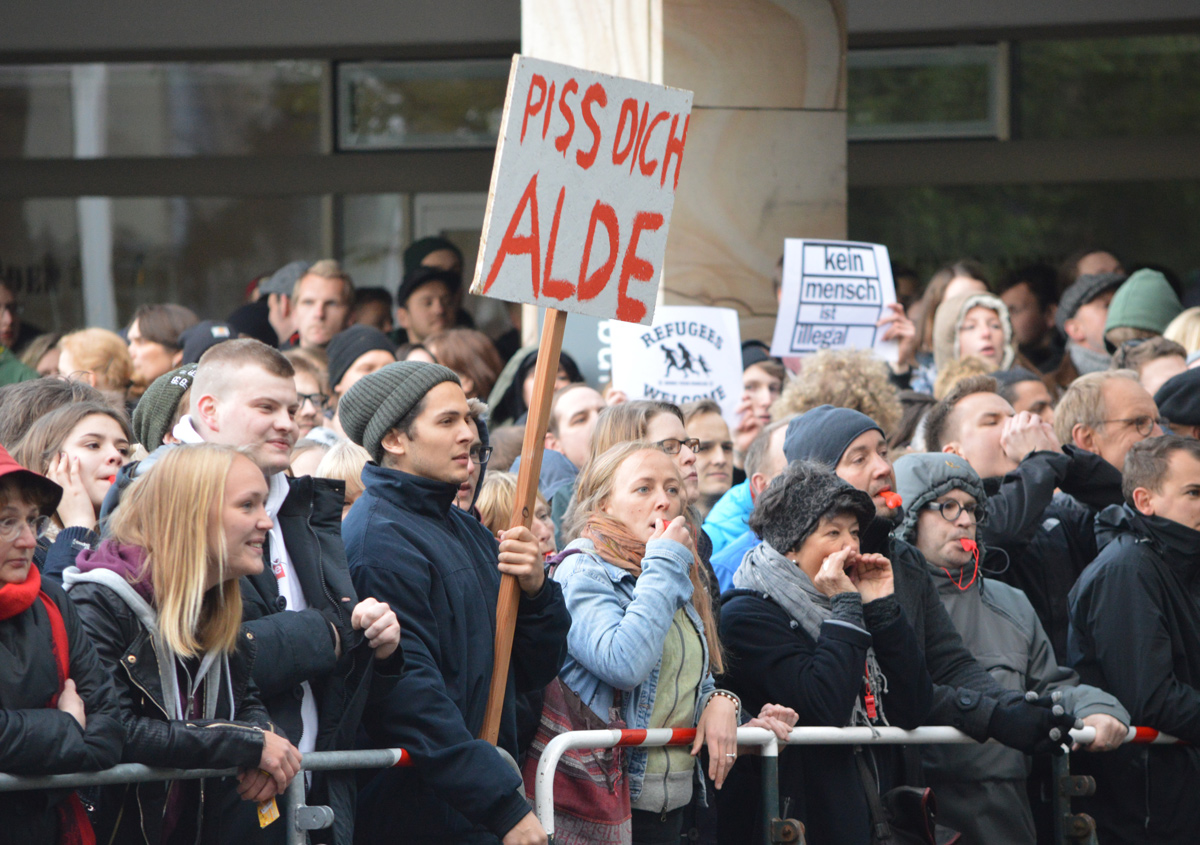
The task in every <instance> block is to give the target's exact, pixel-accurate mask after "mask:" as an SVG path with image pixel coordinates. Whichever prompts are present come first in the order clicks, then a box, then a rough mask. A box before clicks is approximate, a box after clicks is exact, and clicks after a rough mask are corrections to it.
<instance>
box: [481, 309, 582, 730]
mask: <svg viewBox="0 0 1200 845" xmlns="http://www.w3.org/2000/svg"><path fill="white" fill-rule="evenodd" d="M566 325H567V312H566V311H559V310H558V309H556V308H547V309H546V320H545V324H544V325H543V326H542V341H541V344H540V345H539V346H538V358H537V369H536V370H534V375H533V396H532V397H531V401H530V404H529V417H528V419H527V420H526V422H525V440H524V442H523V443H522V444H521V469H520V471H519V472H518V473H517V493H516V498H515V500H514V502H513V510H512V525H511V527H512V528H516V527H517V526H520V525H523V526H525V527H526V528H528V527H529V526H530V525H531V524H532V522H533V510H534V505H535V504H536V503H537V492H538V480H539V478H540V477H541V474H542V452H543V451H545V443H546V428H547V426H548V425H549V423H550V403H551V401H552V400H553V398H554V382H555V380H556V379H557V378H558V359H559V356H560V354H561V353H562V342H563V329H565V328H566ZM520 598H521V588H520V586H519V585H518V584H517V579H516V578H514V577H513V576H512V575H504V576H502V577H501V579H500V599H499V601H498V602H497V603H496V642H495V647H494V648H493V653H494V655H495V658H494V661H493V663H492V684H491V688H490V689H489V690H488V703H487V711H486V712H485V713H484V717H483V729H482V730H481V731H480V733H479V738H480V739H485V740H487V741H488V742H490V743H491V744H492V745H495V744H496V742H497V741H498V740H499V738H500V714H501V711H502V710H503V709H504V690H505V687H506V686H507V685H508V666H509V662H510V660H511V658H512V644H513V632H514V631H515V630H516V627H517V605H518V603H519V602H520Z"/></svg>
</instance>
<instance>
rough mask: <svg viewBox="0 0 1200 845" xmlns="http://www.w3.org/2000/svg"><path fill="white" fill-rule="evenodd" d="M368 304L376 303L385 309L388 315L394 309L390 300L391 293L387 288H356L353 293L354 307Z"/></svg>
mask: <svg viewBox="0 0 1200 845" xmlns="http://www.w3.org/2000/svg"><path fill="white" fill-rule="evenodd" d="M369 302H378V303H379V304H380V305H383V306H385V307H386V308H387V310H388V312H389V313H390V312H391V310H392V308H394V307H395V305H394V303H393V300H392V293H391V291H389V290H388V289H387V288H357V289H356V290H355V291H354V307H355V308H358V307H359V306H362V305H366V304H367V303H369Z"/></svg>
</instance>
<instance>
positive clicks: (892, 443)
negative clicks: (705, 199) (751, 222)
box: [0, 238, 1200, 845]
mask: <svg viewBox="0 0 1200 845" xmlns="http://www.w3.org/2000/svg"><path fill="white" fill-rule="evenodd" d="M895 276H896V279H897V289H898V293H900V294H901V299H900V302H899V303H898V304H896V305H895V306H892V307H890V308H889V309H887V313H886V316H885V317H884V318H883V319H882V320H881V321H880V327H881V329H882V330H883V333H884V336H885V337H887V338H889V339H894V340H896V341H897V346H898V348H899V354H898V356H897V361H896V362H894V363H887V362H884V361H883V360H882V359H880V358H878V357H876V356H875V355H873V354H872V353H871V352H870V351H869V350H825V351H822V352H819V353H817V354H815V355H813V356H810V357H806V358H803V359H798V360H788V361H786V362H785V361H781V360H779V359H776V358H773V357H771V355H770V352H769V348H768V347H767V346H766V344H763V343H761V342H758V341H747V342H746V343H745V344H743V346H742V348H741V350H740V354H741V365H742V371H743V387H744V395H743V396H742V397H741V402H740V404H739V405H738V406H737V408H736V410H731V409H722V407H721V406H720V405H718V404H717V403H715V402H712V401H700V402H696V403H693V404H690V405H687V406H684V407H677V406H675V405H672V404H669V403H664V402H660V401H646V400H641V399H637V398H634V397H627V396H624V395H623V394H621V393H620V392H617V391H614V390H612V389H611V386H610V385H600V384H594V385H589V384H587V383H586V382H585V380H584V379H583V377H582V376H581V374H580V371H579V368H578V367H577V366H576V365H575V363H574V362H573V361H571V360H570V358H569V356H566V355H563V356H562V359H561V362H560V366H559V370H558V373H557V378H556V383H555V390H554V393H553V400H552V404H551V408H550V418H549V430H548V432H547V433H546V435H545V441H544V453H543V455H542V460H541V470H540V476H539V478H538V495H537V499H536V503H535V505H534V507H533V508H532V509H531V512H532V524H531V525H530V527H520V526H519V522H520V520H514V509H515V508H516V499H517V475H516V473H518V472H519V469H520V462H521V448H522V445H521V444H522V442H523V439H524V435H525V427H526V425H527V422H528V416H529V411H530V404H531V401H532V394H533V390H534V386H533V379H534V371H535V366H536V363H537V359H538V355H539V350H538V349H537V348H536V347H521V346H520V342H519V334H518V333H517V332H516V331H515V330H513V331H509V332H508V333H506V334H503V335H500V336H498V337H492V336H489V335H487V334H484V333H483V332H480V331H477V330H476V329H475V328H473V327H472V325H471V318H470V316H469V315H468V314H467V312H466V311H465V310H463V308H462V256H461V253H460V252H459V251H458V249H457V248H456V247H455V246H454V245H453V244H452V243H451V242H450V241H447V240H443V239H441V238H427V239H424V240H421V241H418V242H416V243H415V244H413V245H412V246H411V247H410V248H409V249H408V250H407V251H406V253H405V272H404V277H403V281H402V283H401V284H400V287H399V291H398V293H397V295H396V296H395V297H393V296H392V295H391V294H390V292H388V291H385V290H382V289H356V288H355V286H354V283H353V281H352V280H351V278H350V277H349V275H347V274H346V272H345V271H344V270H343V269H342V268H341V267H340V265H339V264H338V263H337V262H336V261H332V260H321V261H316V262H312V261H296V262H292V263H290V264H288V265H286V266H284V267H282V268H280V269H279V270H278V271H276V272H275V273H273V274H271V275H269V276H265V277H263V278H262V279H260V280H258V281H257V283H256V285H255V286H254V295H253V301H252V302H250V303H248V304H246V305H244V306H242V307H240V308H238V309H237V310H236V311H234V312H233V313H232V314H229V315H227V317H226V319H225V320H213V319H204V320H202V319H200V316H199V315H196V314H194V313H192V312H191V311H189V310H188V309H186V308H184V307H182V306H179V305H175V304H157V305H145V306H142V307H141V308H139V309H138V310H137V311H136V312H135V313H134V314H133V316H132V320H131V322H130V323H129V324H128V326H127V327H126V328H125V329H124V330H123V331H122V332H121V333H116V332H112V331H108V330H106V329H101V328H84V329H81V330H78V331H74V332H71V333H68V334H66V335H63V336H61V337H60V336H58V335H46V334H39V333H37V332H36V331H35V330H34V329H32V327H30V326H29V325H28V324H27V323H25V322H23V321H22V319H21V318H22V310H21V307H20V304H19V303H18V302H17V301H16V298H15V296H14V295H13V293H12V292H11V291H9V290H8V289H7V288H5V287H3V286H2V285H0V551H2V552H3V557H2V559H0V642H2V643H3V645H4V648H3V649H0V701H2V702H3V708H2V709H0V771H3V772H6V773H10V774H17V775H46V774H55V773H64V772H77V771H97V770H101V769H105V768H108V767H110V766H112V765H114V764H116V763H118V762H135V763H145V764H149V765H153V766H165V767H179V768H195V769H212V770H222V769H229V770H232V769H236V770H237V771H238V772H239V774H237V776H236V777H227V778H226V777H209V778H206V779H203V780H176V781H149V782H144V783H135V784H118V785H111V786H104V787H98V788H91V789H84V790H80V791H73V790H68V789H56V790H40V791H36V790H35V791H25V792H7V793H4V794H3V795H0V817H2V818H3V820H4V824H3V825H0V843H3V842H14V843H16V842H20V843H47V844H49V843H81V844H83V843H95V842H102V843H139V842H140V843H147V845H156V844H157V843H172V845H174V843H185V842H187V843H200V842H204V843H208V842H213V843H217V842H220V843H230V842H239V843H240V842H246V843H250V842H263V843H282V842H283V841H284V839H285V835H286V834H285V830H284V828H285V824H283V823H279V822H278V821H277V819H278V816H279V812H280V807H279V802H278V801H277V800H276V798H277V796H280V795H281V793H282V792H283V791H284V790H285V789H286V788H287V787H288V785H289V784H290V783H291V782H292V780H293V779H294V778H297V777H301V778H304V789H305V792H306V802H307V803H309V804H314V805H315V804H322V805H327V806H329V807H331V808H332V810H333V819H334V821H333V825H332V827H330V828H328V829H325V830H321V831H315V832H313V839H314V841H318V842H329V843H338V845H350V843H353V842H363V843H365V842H380V841H393V840H395V841H405V842H415V843H449V842H455V843H503V845H527V843H528V844H530V845H532V844H533V843H544V842H546V841H547V837H546V833H545V830H544V829H543V827H542V825H541V824H540V822H539V821H538V819H537V817H536V816H535V815H534V813H533V812H532V811H531V799H532V796H533V788H534V778H533V772H534V771H535V769H536V765H537V762H538V760H539V758H540V756H541V754H542V753H543V751H544V749H545V747H546V743H547V742H548V741H549V740H550V739H551V738H553V736H555V735H556V734H557V733H561V732H562V731H564V730H572V729H585V728H604V727H623V728H633V729H647V728H685V729H693V728H694V729H695V741H694V743H692V744H691V745H690V746H684V747H663V748H640V747H633V748H624V749H614V750H610V751H580V752H571V754H569V755H568V757H567V758H566V760H565V761H564V764H563V766H562V767H560V771H559V773H558V774H557V775H556V783H557V784H558V787H557V788H556V807H555V816H556V818H555V824H556V836H555V841H557V842H560V843H564V842H578V843H586V842H597V843H620V842H625V843H628V842H632V843H635V845H660V843H671V845H675V843H680V842H683V841H702V842H712V843H723V845H724V844H725V843H728V844H729V845H737V844H738V843H745V842H756V841H762V836H763V831H762V829H761V825H762V823H763V819H762V811H761V808H762V805H763V797H762V795H763V790H764V784H763V783H762V780H761V768H760V767H759V766H758V765H757V764H756V763H755V762H753V761H746V762H741V761H739V758H740V757H742V756H748V755H752V754H753V753H754V751H753V749H751V748H749V747H739V746H738V743H737V728H738V727H739V726H746V725H749V726H758V727H762V728H766V729H768V730H771V731H773V732H774V733H775V734H776V735H778V736H779V737H780V738H786V736H787V735H788V733H789V731H790V730H791V729H792V728H793V727H796V726H828V727H846V726H859V727H881V726H885V725H890V726H895V727H900V728H916V727H919V726H923V725H948V726H953V727H955V728H958V729H960V730H961V731H963V732H964V733H966V734H967V735H968V736H969V737H971V738H973V739H974V740H976V741H977V743H976V744H965V745H964V744H959V745H945V746H937V745H931V746H919V745H911V746H879V745H872V746H836V745H830V746H805V747H800V748H793V749H791V750H789V751H787V752H786V753H785V754H783V755H782V756H781V757H780V760H779V794H780V798H781V807H780V813H781V814H783V815H786V816H792V817H795V818H797V819H799V820H800V821H802V822H803V823H804V824H805V826H806V828H807V831H808V833H807V835H808V841H810V842H813V843H820V844H821V845H824V843H853V845H868V843H878V842H885V841H906V842H907V841H920V842H929V843H934V842H943V841H950V839H951V837H952V836H953V835H955V833H957V835H959V836H960V837H961V838H960V839H958V840H956V841H959V842H962V843H1017V842H1035V841H1047V842H1048V841H1050V837H1051V832H1052V830H1053V826H1054V820H1053V818H1052V816H1051V805H1052V796H1053V793H1054V791H1055V790H1056V789H1057V788H1058V787H1057V785H1056V784H1055V783H1054V781H1053V779H1052V776H1051V774H1050V772H1051V766H1050V757H1051V755H1055V754H1062V753H1064V752H1065V751H1066V750H1068V746H1071V745H1072V739H1071V736H1070V733H1069V732H1070V731H1071V730H1072V729H1076V728H1090V729H1091V731H1090V734H1091V735H1093V736H1094V738H1093V739H1091V740H1090V741H1087V742H1078V743H1075V744H1074V747H1073V749H1072V750H1079V751H1085V752H1088V753H1082V754H1079V755H1078V756H1076V757H1075V758H1074V759H1073V760H1072V767H1073V768H1074V769H1075V770H1076V771H1078V772H1085V773H1088V774H1092V775H1094V777H1095V782H1096V791H1095V794H1094V795H1093V796H1090V797H1087V798H1084V799H1082V800H1081V801H1080V802H1079V806H1080V807H1081V808H1082V809H1084V810H1086V811H1087V812H1088V813H1090V814H1091V815H1092V816H1093V817H1094V818H1095V819H1096V821H1097V823H1098V828H1099V840H1100V841H1101V842H1121V843H1126V842H1145V843H1187V842H1192V841H1194V840H1195V836H1196V834H1195V832H1194V831H1195V830H1196V829H1197V828H1198V827H1200V804H1198V803H1197V802H1196V801H1194V800H1191V797H1192V796H1194V795H1195V794H1197V791H1198V790H1200V752H1198V751H1196V747H1200V592H1198V591H1197V588H1196V584H1197V576H1198V574H1200V439H1197V437H1198V436H1200V367H1196V365H1197V364H1198V363H1200V307H1191V308H1186V309H1185V308H1184V304H1183V303H1184V302H1187V301H1189V300H1190V299H1191V298H1194V297H1197V295H1198V294H1200V291H1194V290H1185V289H1183V286H1182V285H1181V284H1180V282H1179V281H1178V280H1177V279H1175V278H1174V276H1173V275H1171V274H1170V273H1169V272H1165V271H1163V270H1161V269H1156V268H1153V267H1142V268H1136V269H1134V270H1133V272H1129V273H1127V272H1126V270H1125V268H1124V267H1123V266H1122V265H1121V262H1120V261H1118V260H1117V259H1116V258H1115V257H1114V255H1113V254H1112V253H1110V252H1106V251H1099V250H1095V251H1088V252H1082V253H1079V254H1076V255H1073V256H1070V257H1069V258H1068V259H1067V260H1066V261H1065V262H1064V263H1063V265H1062V266H1061V267H1060V268H1058V269H1057V270H1056V269H1055V268H1052V267H1048V266H1041V265H1037V266H1032V267H1028V268H1024V269H1022V270H1020V271H1017V272H1016V273H1013V274H1012V275H1011V276H1009V277H1007V278H1006V279H1005V280H1004V281H1003V282H1002V283H1000V284H994V283H993V282H992V281H991V280H989V279H987V278H986V275H985V272H984V270H983V268H982V267H980V266H979V265H977V264H975V263H974V262H971V261H965V260H964V261H958V262H955V263H953V264H949V265H947V266H946V267H945V268H943V269H942V270H939V271H938V272H937V273H936V274H934V276H933V277H932V278H931V279H930V280H929V281H928V283H927V285H926V286H925V288H924V290H923V292H922V291H921V290H920V289H919V286H911V285H910V283H911V282H912V281H913V279H912V274H911V273H910V272H907V271H904V270H903V269H902V268H895ZM730 354H734V355H736V354H738V350H731V351H730ZM731 423H732V424H731ZM514 521H515V522H517V523H518V527H512V525H513V523H514ZM503 575H510V576H513V577H514V578H515V579H516V582H517V584H518V586H519V600H518V605H517V608H518V609H517V617H516V619H517V621H516V630H515V636H514V641H513V648H512V659H511V664H510V668H509V672H508V677H507V684H506V687H505V694H504V698H503V709H502V711H501V717H500V728H499V739H498V742H497V743H496V745H495V746H493V745H492V744H491V743H489V742H487V741H485V740H484V739H482V738H481V732H482V729H483V725H484V720H485V712H486V709H487V702H488V697H489V688H490V686H491V682H492V672H493V665H494V648H495V643H494V635H495V628H496V624H497V623H496V620H497V612H498V611H497V603H498V596H499V594H500V586H501V578H502V576H503ZM1131 726H1144V727H1149V728H1154V729H1157V730H1159V731H1162V732H1164V733H1167V734H1170V735H1172V736H1174V737H1177V738H1179V739H1181V740H1184V741H1185V742H1186V743H1191V745H1190V746H1187V745H1185V746H1165V745H1158V746H1146V745H1129V744H1126V743H1125V740H1126V737H1127V734H1128V733H1129V729H1130V727H1131ZM988 740H992V741H991V742H988ZM372 747H374V748H396V747H400V748H404V749H406V750H407V751H408V753H409V755H410V757H411V761H412V765H411V766H410V767H405V768H395V769H390V770H386V771H383V772H378V773H377V772H365V771H364V772H359V773H355V772H352V771H326V772H306V771H304V769H303V768H302V767H303V760H304V755H306V754H308V753H310V752H313V751H324V750H340V749H355V748H372ZM498 752H500V753H498ZM928 790H932V795H933V796H934V797H935V798H936V808H937V810H936V815H934V814H933V813H932V812H931V811H930V808H931V807H932V806H933V804H932V802H930V801H929V800H928V798H929V794H930V793H929V792H928ZM910 837H913V838H910Z"/></svg>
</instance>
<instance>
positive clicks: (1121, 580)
mask: <svg viewBox="0 0 1200 845" xmlns="http://www.w3.org/2000/svg"><path fill="white" fill-rule="evenodd" d="M1096 539H1097V541H1098V542H1099V544H1100V546H1101V551H1100V556H1099V557H1098V558H1096V562H1095V563H1093V564H1092V565H1091V566H1090V567H1088V569H1087V571H1085V572H1084V573H1083V575H1082V576H1081V577H1080V579H1079V582H1078V583H1077V584H1076V585H1075V587H1074V588H1073V589H1072V590H1071V596H1070V603H1071V634H1070V640H1069V646H1068V651H1067V656H1068V659H1069V661H1070V663H1071V665H1072V666H1073V667H1074V668H1075V670H1076V671H1077V672H1079V677H1080V678H1081V679H1082V680H1083V682H1084V683H1088V684H1092V685H1093V686H1098V687H1102V688H1103V689H1105V690H1108V691H1109V692H1111V693H1112V694H1113V695H1115V696H1116V697H1117V698H1118V699H1119V700H1120V701H1121V703H1122V704H1124V705H1125V707H1126V709H1128V710H1129V715H1130V716H1131V717H1132V719H1133V723H1134V724H1135V725H1143V726H1146V727H1151V728H1156V729H1158V730H1160V731H1164V732H1165V733H1169V734H1171V735H1172V736H1176V737H1178V738H1180V739H1183V740H1186V741H1187V742H1189V743H1190V746H1188V747H1180V746H1145V745H1126V746H1123V747H1122V748H1119V749H1117V750H1116V751H1110V752H1108V753H1107V754H1080V755H1078V757H1079V759H1078V761H1076V760H1075V759H1072V761H1071V763H1072V769H1075V768H1078V769H1079V771H1080V772H1081V773H1086V774H1092V775H1094V776H1095V778H1096V794H1095V796H1094V797H1093V798H1090V799H1087V800H1085V801H1082V802H1080V805H1079V806H1080V809H1083V810H1085V811H1086V812H1088V813H1090V814H1091V815H1092V816H1094V817H1095V819H1096V822H1097V823H1098V825H1099V838H1100V841H1101V842H1144V843H1156V845H1158V844H1159V843H1178V845H1184V843H1194V842H1196V840H1197V831H1198V830H1200V802H1197V801H1196V796H1197V795H1200V747H1197V746H1200V531H1193V530H1192V529H1190V528H1187V527H1185V526H1183V525H1180V524H1179V523H1177V522H1171V521H1170V520H1166V519H1163V518H1161V517H1147V516H1143V515H1142V514H1140V513H1138V512H1137V511H1135V510H1133V509H1132V508H1130V507H1128V506H1127V505H1120V506H1114V507H1111V508H1107V509H1105V510H1103V511H1101V513H1100V514H1099V516H1098V517H1097V518H1096ZM1085 758H1086V759H1085ZM1077 762H1078V765H1076V763H1077Z"/></svg>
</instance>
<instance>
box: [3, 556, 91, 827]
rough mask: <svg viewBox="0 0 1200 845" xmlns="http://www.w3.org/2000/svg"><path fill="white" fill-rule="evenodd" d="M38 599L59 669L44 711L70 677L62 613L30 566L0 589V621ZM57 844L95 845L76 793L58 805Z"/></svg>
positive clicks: (40, 576) (39, 576)
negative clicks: (22, 576) (21, 578)
mask: <svg viewBox="0 0 1200 845" xmlns="http://www.w3.org/2000/svg"><path fill="white" fill-rule="evenodd" d="M38 599H41V601H42V604H43V605H44V606H45V608H46V615H47V616H49V617H50V636H51V638H52V640H53V642H52V643H51V645H52V646H53V651H54V664H55V667H56V668H57V669H58V689H57V690H56V691H55V692H54V695H52V696H50V701H49V703H47V705H46V706H47V707H57V706H58V697H59V695H61V694H62V691H63V686H64V685H65V684H66V682H67V678H68V677H70V674H71V645H70V643H69V642H68V641H67V626H66V623H64V622H63V617H62V611H61V610H59V609H58V605H57V604H55V603H54V599H52V598H50V596H48V595H46V594H45V593H44V592H42V573H41V572H40V571H39V570H38V568H37V567H36V566H33V565H30V567H29V574H28V575H27V576H26V577H25V580H24V581H22V582H21V583H20V584H5V585H4V586H2V587H0V621H3V620H5V619H12V618H13V617H14V616H19V615H20V614H22V613H24V612H25V611H27V610H29V608H31V607H33V603H34V602H35V601H37V600H38ZM56 809H57V810H58V830H59V835H58V842H59V845H96V834H95V833H94V832H93V831H92V824H91V822H90V821H88V817H87V812H86V811H85V810H84V809H83V802H82V801H80V800H79V793H77V792H72V793H71V797H70V798H68V799H66V800H65V801H62V802H60V803H59V805H58V807H57V808H56Z"/></svg>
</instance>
